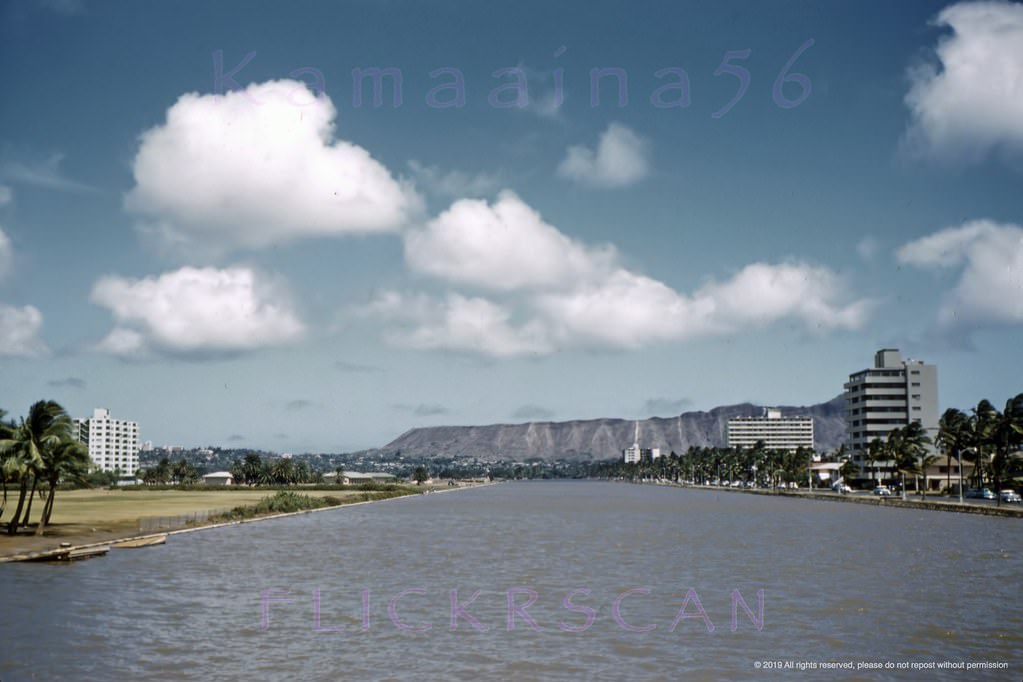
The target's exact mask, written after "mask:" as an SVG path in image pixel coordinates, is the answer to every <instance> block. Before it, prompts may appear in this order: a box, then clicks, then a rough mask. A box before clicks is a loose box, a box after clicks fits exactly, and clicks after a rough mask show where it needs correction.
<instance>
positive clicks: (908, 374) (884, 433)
mask: <svg viewBox="0 0 1023 682" xmlns="http://www.w3.org/2000/svg"><path fill="white" fill-rule="evenodd" d="M845 400H846V408H845V410H846V415H845V419H846V423H847V424H848V426H849V450H850V451H851V452H852V456H853V460H854V461H855V462H857V463H858V464H860V466H861V468H865V467H864V464H865V457H864V455H865V453H866V451H867V448H868V446H869V444H870V442H871V441H872V440H874V439H875V438H880V439H881V440H882V441H883V440H885V439H886V438H887V437H888V433H889V432H891V431H892V429H895V428H899V427H903V426H906V425H907V424H909V423H910V422H918V423H920V424H921V425H922V426H923V427H924V429H925V430H926V431H927V435H928V436H930V437H931V439H932V440H933V439H934V437H935V436H937V435H938V368H937V367H936V366H934V365H928V364H925V363H924V362H922V361H920V360H912V359H906V360H903V359H902V355H901V354H900V353H899V351H898V349H896V348H882V349H881V350H879V351H877V353H875V354H874V366H873V367H871V368H869V369H863V370H860V371H858V372H855V373H853V374H850V375H849V381H847V382H846V383H845ZM870 468H877V469H878V470H879V471H878V473H879V474H881V475H882V477H887V476H889V475H891V471H890V470H891V463H890V462H876V463H875V464H874V465H873V466H872V467H870ZM927 478H928V482H929V483H930V479H931V475H930V472H928V476H927Z"/></svg>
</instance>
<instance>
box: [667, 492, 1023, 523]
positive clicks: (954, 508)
mask: <svg viewBox="0 0 1023 682" xmlns="http://www.w3.org/2000/svg"><path fill="white" fill-rule="evenodd" d="M679 487H686V488H696V489H698V490H715V491H722V492H729V493H745V494H747V495H767V496H769V497H794V498H799V499H810V500H826V501H828V502H850V503H852V504H872V505H874V506H876V507H901V508H903V509H927V510H931V511H944V512H958V513H960V514H982V515H984V516H1011V517H1015V518H1023V506H1021V505H1015V506H1012V505H1005V504H1003V505H1002V506H1000V507H996V506H989V505H985V504H971V503H969V502H966V503H963V504H960V503H959V502H958V500H957V501H954V502H953V501H945V500H940V501H931V500H903V499H901V498H898V497H894V496H893V497H881V496H879V495H856V494H851V495H850V494H846V495H842V494H839V493H831V492H812V493H811V492H808V491H803V492H798V491H792V490H761V489H757V488H726V487H723V486H720V487H719V486H709V485H694V486H679Z"/></svg>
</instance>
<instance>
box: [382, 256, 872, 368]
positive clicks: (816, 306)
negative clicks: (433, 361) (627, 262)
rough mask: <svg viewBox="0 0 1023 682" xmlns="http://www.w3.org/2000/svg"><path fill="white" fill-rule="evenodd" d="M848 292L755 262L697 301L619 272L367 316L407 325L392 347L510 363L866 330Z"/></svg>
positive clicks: (799, 269) (807, 273)
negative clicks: (580, 351)
mask: <svg viewBox="0 0 1023 682" xmlns="http://www.w3.org/2000/svg"><path fill="white" fill-rule="evenodd" d="M846 290H847V287H846V286H845V285H844V283H843V281H842V280H841V278H839V277H838V276H837V275H835V274H834V273H833V272H831V271H830V270H828V269H827V268H822V267H818V266H813V265H808V264H805V263H783V264H777V265H772V264H766V263H753V264H751V265H748V266H746V267H745V268H743V269H742V270H741V271H739V272H738V273H737V274H736V275H734V276H733V277H731V278H730V279H728V280H725V281H723V282H716V281H712V282H709V283H707V284H705V285H704V286H702V287H700V288H699V289H697V290H696V291H695V292H693V293H692V294H683V293H679V292H677V291H675V290H674V289H672V288H671V287H669V286H667V285H666V284H664V283H663V282H659V281H657V280H655V279H652V278H650V277H647V276H644V275H640V274H636V273H633V272H630V271H628V270H625V269H623V268H619V269H617V270H615V271H614V272H613V273H612V274H611V275H609V276H608V277H607V278H606V279H605V280H604V281H590V282H588V283H581V284H580V285H579V286H576V287H572V288H567V289H563V290H560V291H558V290H554V291H549V292H542V293H538V292H533V291H525V292H517V293H518V294H520V295H519V296H517V297H513V299H512V300H509V301H507V302H505V303H497V302H494V301H491V300H488V299H485V298H479V297H475V298H469V297H466V296H462V295H460V294H455V293H450V294H448V295H447V297H446V298H445V299H443V300H438V299H434V298H431V297H429V296H426V295H423V294H420V295H417V296H405V295H403V294H400V293H397V292H387V293H385V294H383V295H381V296H379V297H378V298H377V299H376V300H375V301H374V302H373V303H371V304H370V305H369V306H367V307H366V308H365V309H364V312H365V313H368V314H370V315H372V316H375V317H378V318H380V319H383V320H386V321H388V322H391V323H397V324H395V325H394V327H392V329H391V330H390V331H389V332H388V334H387V339H388V341H390V342H391V343H393V344H396V345H399V346H404V347H410V348H420V349H447V350H456V351H465V352H471V353H479V354H483V355H491V356H495V357H510V356H517V355H546V354H550V353H553V352H557V351H560V350H566V349H571V348H588V349H624V350H638V349H641V348H645V347H648V346H651V345H655V344H659V343H667V342H679V341H686V340H690V339H694V338H701V337H709V336H718V335H722V334H730V333H737V332H743V331H750V330H757V329H762V328H765V327H767V326H769V325H771V324H775V323H777V322H780V321H784V320H791V321H794V322H796V323H799V324H800V325H801V326H803V327H804V328H806V329H807V330H810V331H812V332H815V333H826V332H830V331H834V330H838V329H858V328H860V327H862V325H863V324H864V322H865V321H866V318H867V315H868V313H869V312H870V309H871V306H872V302H871V301H868V300H865V299H859V300H851V301H850V300H848V299H849V296H847V295H846ZM516 320H517V321H516Z"/></svg>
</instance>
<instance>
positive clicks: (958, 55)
mask: <svg viewBox="0 0 1023 682" xmlns="http://www.w3.org/2000/svg"><path fill="white" fill-rule="evenodd" d="M934 23H935V24H937V25H938V26H948V27H950V28H951V29H952V31H953V33H952V35H949V36H946V37H943V38H941V39H940V40H939V42H938V45H937V48H936V50H935V51H936V53H937V57H938V60H939V61H940V63H941V64H940V66H941V68H940V69H939V68H937V66H935V65H922V66H916V67H914V68H913V69H911V70H910V74H909V75H910V81H911V85H910V89H909V92H908V93H907V95H906V105H907V106H908V107H909V109H910V113H911V121H910V125H909V129H908V131H907V136H906V143H907V144H908V145H909V149H910V150H911V151H912V152H913V153H919V154H925V155H932V156H935V157H939V158H947V159H955V160H966V161H977V160H979V159H982V158H983V157H985V156H986V155H987V154H988V153H989V152H991V151H992V150H994V149H998V148H1003V149H1005V150H1009V151H1015V152H1020V151H1023V5H1020V4H1016V3H1007V2H970V3H958V4H955V5H951V6H949V7H946V8H945V9H944V10H942V11H941V13H940V14H939V15H938V17H937V19H936V20H935V22H934Z"/></svg>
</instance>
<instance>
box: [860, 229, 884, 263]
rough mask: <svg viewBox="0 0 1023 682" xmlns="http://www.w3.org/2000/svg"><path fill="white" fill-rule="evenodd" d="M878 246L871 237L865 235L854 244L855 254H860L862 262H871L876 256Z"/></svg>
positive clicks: (875, 240)
mask: <svg viewBox="0 0 1023 682" xmlns="http://www.w3.org/2000/svg"><path fill="white" fill-rule="evenodd" d="M878 246H879V244H878V243H877V239H875V238H874V237H873V236H872V235H869V234H868V235H867V236H866V237H864V238H863V239H861V240H860V241H859V243H857V244H856V253H858V254H860V258H862V259H863V260H873V259H874V256H876V255H877V249H878Z"/></svg>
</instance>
